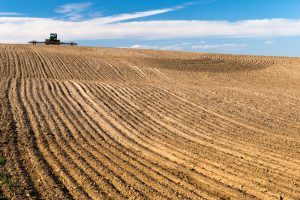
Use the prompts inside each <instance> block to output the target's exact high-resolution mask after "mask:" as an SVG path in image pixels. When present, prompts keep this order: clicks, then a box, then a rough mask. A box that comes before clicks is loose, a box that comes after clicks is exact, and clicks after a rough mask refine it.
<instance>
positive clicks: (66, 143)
mask: <svg viewBox="0 0 300 200" xmlns="http://www.w3.org/2000/svg"><path fill="white" fill-rule="evenodd" d="M36 89H37V88H36ZM40 90H41V91H43V90H44V88H43V85H41V88H40ZM43 92H44V91H43ZM37 95H38V96H37V98H38V99H40V100H41V101H43V102H44V107H45V108H43V107H38V109H40V115H41V116H42V117H43V118H44V120H46V119H47V122H48V123H45V124H46V125H47V126H49V128H50V127H55V128H54V130H52V133H53V134H54V135H53V138H52V141H51V142H52V143H51V144H53V145H54V147H55V148H53V149H55V150H56V151H57V152H56V154H60V155H58V157H60V156H61V159H62V160H63V161H64V162H63V165H64V166H66V167H67V169H68V170H69V171H70V173H72V174H73V176H74V177H76V178H77V179H78V180H80V181H78V184H79V185H80V186H81V187H82V189H83V190H84V191H86V193H88V194H89V196H90V197H92V198H97V197H98V198H99V197H101V198H107V197H108V196H107V193H105V192H104V191H102V190H101V189H100V188H98V186H99V185H101V184H100V183H99V182H98V179H96V178H97V177H98V178H99V175H98V174H97V173H96V172H95V169H94V168H93V167H91V166H90V165H89V164H88V163H87V162H86V159H85V158H84V157H83V156H81V154H80V153H79V152H78V148H79V147H78V146H74V145H73V144H72V140H71V138H72V133H71V131H70V130H69V129H68V128H67V127H66V125H64V124H63V123H62V122H63V120H62V119H60V118H59V116H58V115H57V113H55V110H56V108H54V107H51V106H49V102H50V101H49V99H48V97H47V96H45V94H39V93H37ZM53 116H55V117H53ZM48 124H49V125H48ZM77 145H78V144H77ZM76 148H77V149H76ZM78 172H79V173H80V175H78V174H77V173H78ZM93 177H95V179H96V180H94V179H93ZM101 183H102V184H103V182H101Z"/></svg>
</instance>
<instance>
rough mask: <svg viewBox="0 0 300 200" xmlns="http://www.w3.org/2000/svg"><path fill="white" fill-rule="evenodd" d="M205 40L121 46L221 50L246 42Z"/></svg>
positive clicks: (229, 49) (231, 48) (230, 48)
mask: <svg viewBox="0 0 300 200" xmlns="http://www.w3.org/2000/svg"><path fill="white" fill-rule="evenodd" d="M205 43H206V42H205V41H200V42H199V44H192V43H189V42H182V43H174V44H170V45H145V44H134V45H132V46H130V47H123V48H134V49H159V50H189V49H192V50H209V49H215V50H221V51H232V50H236V49H240V48H243V47H247V46H248V45H246V44H238V43H226V44H205Z"/></svg>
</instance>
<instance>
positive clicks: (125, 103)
mask: <svg viewBox="0 0 300 200" xmlns="http://www.w3.org/2000/svg"><path fill="white" fill-rule="evenodd" d="M124 104H126V103H124ZM247 164H248V163H247Z"/></svg>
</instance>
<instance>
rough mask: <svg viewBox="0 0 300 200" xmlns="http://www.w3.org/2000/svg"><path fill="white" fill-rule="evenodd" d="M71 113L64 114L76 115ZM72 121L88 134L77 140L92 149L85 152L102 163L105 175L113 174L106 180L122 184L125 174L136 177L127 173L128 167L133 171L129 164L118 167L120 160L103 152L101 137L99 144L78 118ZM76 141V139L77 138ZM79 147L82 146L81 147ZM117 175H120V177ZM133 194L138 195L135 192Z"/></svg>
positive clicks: (124, 163)
mask: <svg viewBox="0 0 300 200" xmlns="http://www.w3.org/2000/svg"><path fill="white" fill-rule="evenodd" d="M62 96H64V95H62ZM66 99H67V98H66ZM62 104H64V108H68V109H69V107H70V106H69V105H68V104H69V103H66V102H64V103H62ZM61 109H63V107H61ZM72 112H73V113H70V111H66V113H65V114H66V115H67V114H68V115H69V116H70V115H74V113H76V111H72ZM77 113H78V111H77ZM77 116H78V115H77ZM72 121H76V125H79V127H78V131H79V132H88V133H89V134H84V135H82V136H81V137H82V138H80V139H79V140H82V143H83V144H87V146H90V147H89V148H91V149H92V150H88V149H87V150H86V151H89V153H90V154H92V155H91V156H90V157H93V159H94V160H98V161H100V160H101V162H103V165H105V166H104V167H103V168H104V169H105V168H106V170H109V173H107V174H111V173H113V174H115V175H113V176H110V177H109V178H108V180H113V179H114V178H115V179H118V180H119V181H121V182H122V183H123V184H124V183H126V182H125V181H124V179H122V177H123V176H124V175H125V173H127V175H126V176H129V177H135V176H136V175H135V174H134V173H138V172H137V171H134V173H132V172H129V171H130V169H128V167H131V168H132V169H134V167H132V165H130V163H126V162H123V165H120V164H118V163H117V162H116V161H119V160H120V158H118V156H116V155H115V154H114V153H112V152H110V150H109V149H108V148H105V150H106V151H103V148H104V146H105V141H103V138H102V136H100V137H99V135H98V137H99V138H100V142H99V139H98V138H97V136H96V137H94V136H92V135H91V132H93V130H90V129H87V128H85V127H84V125H83V124H82V123H83V122H80V121H78V117H76V118H75V116H74V118H73V119H72ZM68 123H72V122H71V119H70V120H69V121H68ZM72 132H74V131H72ZM98 132H99V130H98ZM94 134H95V133H94ZM98 134H99V133H98ZM77 140H78V138H77ZM97 140H98V142H96V141H97ZM81 146H84V145H81ZM109 147H110V146H109ZM82 148H84V147H82ZM110 148H111V147H110ZM113 158H114V159H113ZM122 168H124V169H123V170H122V171H120V170H119V169H122ZM111 170H113V171H111ZM128 173H131V174H128ZM118 174H121V177H120V176H119V175H118ZM125 178H126V177H125ZM137 178H138V177H137ZM126 179H127V180H129V181H127V182H136V181H132V180H131V178H129V179H128V178H126ZM126 179H125V180H126ZM142 184H143V185H144V184H145V185H147V182H144V183H142ZM139 187H140V186H139ZM120 189H123V191H124V190H125V191H126V185H124V186H123V185H121V186H120ZM141 191H142V190H141ZM134 192H135V193H138V191H137V190H136V191H134ZM127 195H128V196H130V194H127ZM131 195H133V194H131Z"/></svg>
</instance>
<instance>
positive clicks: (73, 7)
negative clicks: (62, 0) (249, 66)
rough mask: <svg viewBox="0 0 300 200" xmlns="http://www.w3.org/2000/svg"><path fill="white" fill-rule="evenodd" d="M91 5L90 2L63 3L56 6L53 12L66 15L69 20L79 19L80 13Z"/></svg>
mask: <svg viewBox="0 0 300 200" xmlns="http://www.w3.org/2000/svg"><path fill="white" fill-rule="evenodd" d="M91 5H92V3H90V2H85V3H73V4H65V5H62V6H59V7H57V8H56V9H55V12H56V13H60V14H64V16H66V17H68V18H69V19H70V20H80V19H81V18H82V13H83V12H84V11H86V10H87V9H88V8H89V7H90V6H91Z"/></svg>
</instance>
